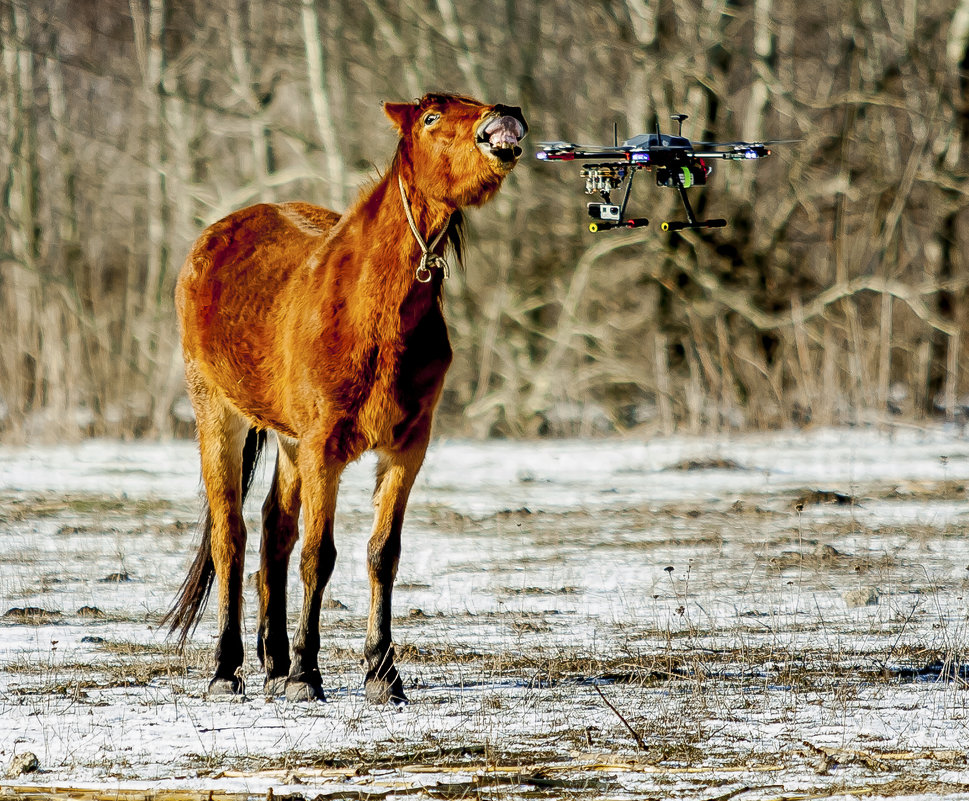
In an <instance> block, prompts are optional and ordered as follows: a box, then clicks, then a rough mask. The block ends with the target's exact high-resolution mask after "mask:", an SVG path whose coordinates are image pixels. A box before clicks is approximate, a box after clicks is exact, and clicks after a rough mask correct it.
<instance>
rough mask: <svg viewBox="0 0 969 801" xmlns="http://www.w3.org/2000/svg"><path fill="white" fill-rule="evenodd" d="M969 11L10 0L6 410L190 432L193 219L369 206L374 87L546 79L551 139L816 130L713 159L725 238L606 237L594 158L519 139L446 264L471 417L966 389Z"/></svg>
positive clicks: (485, 92) (905, 399) (515, 90)
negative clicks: (588, 223) (580, 164)
mask: <svg viewBox="0 0 969 801" xmlns="http://www.w3.org/2000/svg"><path fill="white" fill-rule="evenodd" d="M967 37H969V3H967V2H966V0H945V1H943V0H929V2H922V3H917V2H915V0H888V2H885V3H876V2H873V0H859V2H857V3H854V4H851V5H848V6H846V5H844V4H843V3H837V2H835V0H822V2H819V3H795V2H794V1H793V0H739V1H738V2H702V3H701V2H699V0H660V1H659V2H656V3H646V2H643V1H642V0H626V1H625V2H620V3H612V4H608V5H606V6H598V5H594V4H592V5H590V4H578V3H567V2H563V1H562V0H553V2H549V3H542V4H540V5H538V6H534V7H532V6H523V5H521V4H515V3H498V2H483V3H477V4H472V5H462V6H458V5H456V4H454V3H453V2H452V1H451V0H367V2H364V3H348V2H337V1H336V0H329V1H328V2H327V1H326V0H302V2H301V3H285V2H282V1H281V0H253V2H241V0H232V1H231V2H229V3H228V4H222V5H218V6H212V5H210V4H209V5H207V4H204V3H198V2H191V1H190V2H179V3H175V2H171V0H168V2H166V0H129V2H124V1H123V0H105V1H99V2H90V1H89V0H84V2H77V1H76V0H71V2H67V0H41V2H27V0H0V102H2V103H3V110H2V112H0V193H2V198H3V202H2V203H0V265H2V267H0V426H2V430H3V433H4V434H5V435H6V436H8V437H9V436H32V435H33V436H36V435H39V434H46V435H47V436H53V435H57V434H65V433H66V434H70V433H78V432H79V433H94V434H126V435H158V434H165V433H169V432H172V431H175V432H176V433H179V432H180V433H188V432H189V431H190V430H191V426H190V424H189V420H187V419H186V418H188V417H189V415H188V414H187V413H186V410H187V404H185V402H184V396H183V389H182V375H181V364H180V361H181V360H180V358H179V354H178V348H177V344H176V343H177V337H176V331H175V322H174V314H173V310H172V290H173V285H174V280H175V274H176V271H177V268H178V265H179V264H180V263H181V261H182V260H183V258H184V256H185V254H186V253H187V251H188V247H189V244H190V242H191V241H192V240H194V239H195V237H196V235H197V233H198V231H199V230H200V229H201V228H203V227H204V226H205V225H207V224H209V223H211V222H212V221H213V220H216V219H218V218H220V217H222V216H224V215H225V214H226V213H228V212H229V211H231V210H233V209H236V208H239V207H241V206H244V205H247V204H249V203H252V202H255V201H257V200H289V199H302V200H307V201H310V202H319V203H322V204H324V205H327V206H330V207H334V208H338V209H343V208H345V206H346V203H347V202H348V201H349V200H350V199H351V198H352V197H353V196H354V195H355V194H356V191H357V189H358V187H359V186H361V185H362V184H365V183H366V182H367V181H370V180H372V179H374V178H375V177H376V176H377V174H378V172H379V171H382V170H384V169H385V168H386V165H385V164H383V163H376V164H374V163H372V162H371V159H379V158H380V157H381V156H380V154H384V153H388V152H390V150H391V147H392V143H393V138H394V133H393V131H392V130H391V129H390V127H389V126H388V125H386V123H385V121H384V120H383V119H382V113H381V110H380V105H379V101H381V100H403V99H410V98H414V97H417V96H419V95H420V94H422V93H423V92H424V91H426V90H431V89H447V90H458V91H466V92H469V93H471V94H473V95H475V96H479V97H501V98H506V99H508V101H509V102H514V103H518V104H520V105H521V106H522V107H523V108H524V111H525V115H526V117H527V118H528V119H529V121H530V123H531V126H532V136H533V137H534V138H533V142H534V141H539V140H542V139H547V138H555V139H558V138H564V139H572V140H578V141H600V140H603V139H606V138H608V137H609V136H611V132H612V124H613V122H614V121H615V122H618V126H619V130H620V132H621V133H628V134H630V135H631V134H634V133H639V132H642V131H645V130H649V129H651V128H652V126H653V122H654V119H655V118H656V117H658V118H659V119H660V120H661V121H664V122H665V119H666V115H668V114H669V113H671V112H674V111H682V112H685V113H688V114H690V115H691V118H690V119H689V120H688V122H687V124H686V132H687V133H688V134H689V135H691V136H693V137H694V138H702V139H711V138H724V139H733V138H740V137H744V138H761V137H764V138H779V139H799V140H800V142H799V143H798V144H795V145H790V146H785V147H778V148H777V149H776V158H772V159H769V160H768V161H766V162H763V163H761V164H756V165H744V166H740V165H723V166H722V167H720V168H719V169H718V170H717V172H716V173H715V175H714V176H713V178H712V180H711V184H710V186H709V187H708V188H707V189H706V190H703V191H702V192H697V195H696V198H695V199H696V204H695V205H697V207H698V209H699V210H702V209H703V208H704V207H705V206H706V207H707V208H709V209H710V211H711V212H715V213H716V215H717V216H724V217H726V218H727V219H728V221H729V227H728V228H726V229H724V230H722V231H716V232H712V233H709V234H707V233H703V234H698V233H683V234H680V235H668V234H662V233H661V232H659V231H658V230H656V227H655V226H651V227H650V228H647V229H645V230H641V231H635V232H629V233H614V234H611V235H600V237H598V238H593V237H592V236H591V235H590V234H588V233H587V232H586V229H585V225H584V215H585V212H584V197H583V196H582V194H581V186H580V183H579V181H578V176H577V175H576V174H575V172H576V171H575V170H573V169H570V168H568V167H563V166H562V165H557V166H555V165H541V164H539V163H537V162H531V163H530V164H526V163H524V162H523V164H522V165H521V166H522V169H519V170H518V171H517V174H516V175H515V176H513V177H512V179H511V180H510V181H509V182H508V184H507V186H506V188H505V192H504V193H503V195H502V197H501V198H499V200H498V201H497V202H496V203H495V204H494V205H493V206H492V207H491V208H490V209H488V210H483V211H481V212H479V213H477V214H476V215H474V216H473V217H472V219H471V224H472V235H473V238H474V240H475V244H474V247H473V248H472V249H471V250H472V252H471V253H470V254H469V257H468V259H467V264H466V269H465V270H464V271H456V273H457V274H456V276H455V280H453V281H452V282H451V285H450V286H449V287H448V289H447V293H446V294H447V300H448V304H449V307H450V309H449V322H450V324H451V326H452V334H453V336H452V340H453V342H454V346H455V350H456V354H455V362H454V367H453V369H452V371H451V375H450V377H449V382H448V385H447V387H446V389H445V394H444V402H443V404H442V412H444V414H443V418H444V420H445V425H446V426H447V427H448V428H450V429H451V430H454V431H463V432H466V433H474V434H479V435H483V434H522V433H525V434H537V433H550V434H563V433H567V434H568V433H571V434H582V433H591V432H596V431H600V430H607V429H612V428H617V429H628V428H631V427H637V426H641V427H644V428H646V429H647V430H650V431H671V430H673V429H674V428H677V427H681V428H684V429H685V430H690V431H701V430H711V429H719V428H723V427H743V426H752V425H753V426H773V425H784V424H791V423H802V422H806V421H813V422H820V423H828V422H856V421H859V420H862V419H869V418H870V417H872V416H878V415H880V414H900V415H903V416H906V417H910V418H917V417H922V416H927V415H941V414H946V415H949V416H953V415H956V414H958V413H959V411H960V410H961V409H962V407H963V406H964V405H965V403H964V401H963V400H962V398H963V396H964V394H965V393H966V390H967V389H969V379H967V372H969V351H967V343H966V341H965V340H966V337H963V336H962V335H961V334H962V330H963V328H964V325H965V324H964V318H965V316H966V312H967V308H969V306H967V297H966V290H967V268H966V256H965V255H964V253H965V250H966V247H965V245H966V243H965V239H966V236H967V235H966V233H965V231H966V225H965V221H966V214H967V212H966V209H967V205H969V204H967V201H966V197H965V194H964V191H963V187H964V185H965V175H966V168H967V158H966V137H967V135H969V88H967V87H969V84H967V79H966V72H965V70H966V64H967V48H966V45H967ZM929 42H931V43H933V44H932V46H930V47H927V46H920V45H924V44H925V43H929ZM645 183H646V182H644V185H643V186H640V188H639V192H638V193H637V196H636V197H635V198H634V201H633V202H634V204H635V206H636V208H634V209H633V211H634V213H636V214H646V215H647V216H649V217H651V218H652V219H653V220H656V221H658V220H660V219H663V218H664V217H665V216H666V215H667V214H668V213H670V212H671V211H673V210H674V208H675V202H676V198H675V195H674V194H673V193H671V192H661V191H660V190H657V189H655V188H649V187H647V186H645Z"/></svg>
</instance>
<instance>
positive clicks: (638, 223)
mask: <svg viewBox="0 0 969 801" xmlns="http://www.w3.org/2000/svg"><path fill="white" fill-rule="evenodd" d="M647 225H649V220H647V219H646V218H645V217H634V218H633V219H631V220H619V221H618V222H607V221H605V220H594V221H592V222H590V223H589V230H590V231H591V232H592V233H594V234H597V233H599V231H609V230H610V229H612V228H644V227H646V226H647Z"/></svg>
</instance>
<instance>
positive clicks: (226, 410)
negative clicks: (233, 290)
mask: <svg viewBox="0 0 969 801" xmlns="http://www.w3.org/2000/svg"><path fill="white" fill-rule="evenodd" d="M187 372H188V371H187ZM190 387H191V390H192V402H193V404H194V406H195V414H196V425H197V427H198V438H199V451H200V454H201V461H202V481H203V483H204V485H205V494H206V498H207V500H208V507H209V526H210V528H209V531H210V543H209V547H210V549H211V556H212V562H213V565H214V569H215V576H216V578H217V579H218V605H219V634H218V640H217V642H216V648H215V674H214V676H213V677H212V681H211V682H210V683H209V694H210V695H227V694H231V695H238V694H242V693H243V691H244V687H243V683H242V679H241V678H240V677H239V676H238V671H239V668H241V667H242V660H243V647H242V581H243V568H244V560H245V549H246V527H245V523H244V522H243V519H242V501H243V499H244V495H245V490H246V486H245V484H246V481H244V476H243V474H244V473H249V474H250V475H249V476H246V478H249V477H250V476H251V465H248V466H247V467H248V469H246V468H244V462H245V455H244V451H245V450H247V449H246V442H247V439H248V438H249V436H250V426H249V423H248V421H247V420H246V419H245V418H244V417H243V416H242V415H240V414H239V413H238V412H237V411H236V410H235V409H234V408H233V407H231V406H230V405H229V403H228V402H227V401H226V400H225V399H224V398H222V397H221V395H220V394H219V393H217V392H215V391H212V390H210V389H208V388H207V387H205V386H203V385H202V383H201V381H194V382H192V381H190ZM254 435H255V436H256V437H257V439H256V441H255V444H256V445H258V436H259V435H258V433H255V432H254ZM253 459H254V457H253Z"/></svg>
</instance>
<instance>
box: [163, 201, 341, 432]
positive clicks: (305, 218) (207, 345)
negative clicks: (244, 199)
mask: <svg viewBox="0 0 969 801" xmlns="http://www.w3.org/2000/svg"><path fill="white" fill-rule="evenodd" d="M339 218H340V215H339V214H337V213H336V212H333V211H330V210H329V209H325V208H322V207H319V206H314V205H312V204H309V203H301V202H292V203H282V204H267V203H261V204H258V205H255V206H250V207H248V208H245V209H241V210H239V211H236V212H234V213H232V214H230V215H228V216H227V217H224V218H223V219H221V220H219V221H218V222H216V223H213V224H212V225H210V226H209V227H208V228H206V229H205V231H203V232H202V234H201V236H199V238H198V240H196V242H195V245H194V246H193V247H192V250H191V251H190V253H189V256H188V258H187V259H186V261H185V264H184V265H183V267H182V270H181V272H180V274H179V279H178V285H177V288H176V292H175V300H176V309H177V311H178V317H179V323H180V327H181V333H182V347H183V350H184V353H185V357H186V359H187V360H188V361H191V362H192V363H193V364H194V365H195V367H196V368H197V369H199V370H201V371H202V373H203V374H204V375H205V376H206V378H207V379H208V380H209V382H210V383H211V384H213V385H215V386H218V387H221V388H222V391H223V392H224V393H225V394H226V395H227V396H228V398H229V400H230V401H232V402H233V404H234V405H235V406H237V407H238V408H239V409H240V410H241V411H243V412H244V413H245V414H246V415H247V416H249V417H250V418H251V419H253V421H254V422H257V423H260V424H263V425H266V424H270V425H278V424H279V421H278V420H275V419H274V418H275V417H278V414H276V413H275V411H274V409H275V406H276V405H277V403H278V396H277V394H276V391H275V388H274V387H273V386H272V385H271V384H270V383H267V382H266V381H265V380H264V379H259V380H255V379H256V378H257V376H265V375H266V374H267V372H268V373H272V372H275V369H276V368H274V367H273V366H272V365H273V363H275V362H276V361H278V359H279V354H278V352H277V351H278V347H277V342H278V333H279V329H280V328H281V327H282V326H283V325H284V323H285V319H284V318H285V314H286V311H287V304H286V303H285V302H283V299H284V298H285V297H287V296H288V295H290V294H293V293H296V294H298V289H299V285H300V284H302V283H303V282H304V280H305V273H306V271H307V270H308V269H309V266H308V265H309V264H310V263H311V260H312V257H313V255H314V253H315V252H316V251H317V250H318V249H319V247H320V245H321V244H322V243H323V242H324V241H325V238H326V235H327V234H328V233H329V230H330V229H331V228H332V227H333V225H334V224H335V223H336V222H337V220H339ZM267 368H268V369H267ZM284 427H285V426H284Z"/></svg>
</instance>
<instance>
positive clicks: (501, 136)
mask: <svg viewBox="0 0 969 801" xmlns="http://www.w3.org/2000/svg"><path fill="white" fill-rule="evenodd" d="M524 136H525V126H524V125H522V123H521V121H520V120H517V119H515V118H514V117H507V116H506V117H492V118H490V119H487V120H485V121H484V122H483V123H481V125H479V126H478V134H477V137H476V138H477V142H478V147H479V148H481V151H482V152H483V153H485V154H486V155H488V156H492V157H494V158H496V159H498V160H499V161H501V162H503V163H505V164H509V163H512V162H514V161H516V160H517V159H518V157H519V156H520V155H521V154H522V149H521V148H520V147H519V146H518V142H519V141H520V140H521V139H522V138H523V137H524Z"/></svg>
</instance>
